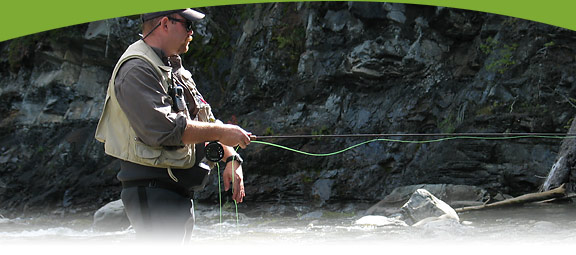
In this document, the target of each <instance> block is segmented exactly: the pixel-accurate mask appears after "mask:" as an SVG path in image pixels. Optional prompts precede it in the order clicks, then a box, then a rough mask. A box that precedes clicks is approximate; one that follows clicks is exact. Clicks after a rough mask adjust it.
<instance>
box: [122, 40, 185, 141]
mask: <svg viewBox="0 0 576 255" xmlns="http://www.w3.org/2000/svg"><path fill="white" fill-rule="evenodd" d="M154 51H155V52H156V54H158V56H160V58H161V59H162V60H163V61H164V62H165V64H166V65H168V58H166V57H165V56H164V54H163V53H162V51H161V50H159V49H155V48H154ZM114 90H115V93H116V98H117V99H118V103H119V104H120V107H121V108H122V111H124V113H125V114H126V116H127V118H128V120H129V121H130V124H131V125H132V128H134V131H135V132H136V135H137V136H138V138H139V139H140V140H141V141H142V142H143V143H145V144H147V145H149V146H181V145H183V143H182V134H183V133H184V129H185V128H186V116H185V114H184V113H174V112H172V105H171V100H170V96H169V95H168V94H166V93H165V92H164V90H163V89H162V82H161V77H160V76H159V75H158V74H157V73H156V71H155V69H154V67H152V66H151V65H150V64H149V63H148V62H146V61H145V60H142V59H131V60H128V61H126V62H125V63H124V64H123V65H122V66H121V67H120V69H119V70H118V74H117V76H116V78H115V87H114Z"/></svg>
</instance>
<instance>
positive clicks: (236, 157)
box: [226, 154, 244, 165]
mask: <svg viewBox="0 0 576 255" xmlns="http://www.w3.org/2000/svg"><path fill="white" fill-rule="evenodd" d="M232 160H236V161H238V163H240V165H242V163H243V162H244V160H243V159H242V157H240V154H236V155H232V156H230V157H227V158H226V164H228V162H230V161H232Z"/></svg>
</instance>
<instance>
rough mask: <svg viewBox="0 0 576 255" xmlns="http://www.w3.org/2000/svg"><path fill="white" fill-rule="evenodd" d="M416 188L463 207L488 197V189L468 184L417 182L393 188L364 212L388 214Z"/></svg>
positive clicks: (480, 201) (452, 204) (483, 200)
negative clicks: (416, 183)
mask: <svg viewBox="0 0 576 255" xmlns="http://www.w3.org/2000/svg"><path fill="white" fill-rule="evenodd" d="M418 189H425V190H427V191H429V192H430V193H432V194H433V195H434V196H435V197H437V198H439V199H440V200H442V201H444V202H445V203H447V204H448V205H450V206H451V207H465V206H474V205H481V204H484V203H485V202H486V201H488V200H489V199H490V195H489V193H488V191H486V190H485V189H482V188H479V187H476V186H470V185H454V184H418V185H409V186H402V187H398V188H395V189H394V190H392V192H391V193H390V194H388V195H386V196H385V197H384V199H382V200H381V201H380V202H378V203H377V204H375V205H373V206H372V207H370V208H369V209H368V210H367V211H366V214H380V215H388V214H391V213H394V212H395V211H396V210H397V208H398V207H400V206H401V205H403V204H405V203H406V202H407V201H408V199H410V197H411V196H412V194H413V193H414V192H415V191H416V190H418Z"/></svg>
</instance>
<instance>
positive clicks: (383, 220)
mask: <svg viewBox="0 0 576 255" xmlns="http://www.w3.org/2000/svg"><path fill="white" fill-rule="evenodd" d="M354 224H356V225H369V226H377V227H382V226H408V225H407V224H406V222H404V221H401V220H399V219H394V218H388V217H385V216H379V215H368V216H364V217H362V218H360V219H358V220H356V221H355V222H354Z"/></svg>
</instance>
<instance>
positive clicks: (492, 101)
mask: <svg viewBox="0 0 576 255" xmlns="http://www.w3.org/2000/svg"><path fill="white" fill-rule="evenodd" d="M202 11H204V12H206V13H207V14H208V18H207V19H206V20H205V21H204V22H202V23H200V24H198V27H197V29H196V33H195V36H194V37H195V39H194V41H193V45H192V46H191V48H192V50H191V52H189V53H188V54H186V55H185V56H184V57H183V58H184V61H185V64H186V65H187V66H188V67H189V69H190V70H191V71H192V72H193V74H194V77H195V80H196V81H197V83H198V84H199V86H200V90H201V91H202V92H203V94H204V95H205V97H206V98H207V99H208V101H209V102H211V104H212V105H213V108H214V109H215V113H216V115H217V116H218V117H219V118H220V119H222V120H223V121H224V122H229V123H237V124H240V125H241V126H243V127H244V128H246V129H247V130H250V131H252V132H253V133H254V134H257V135H271V134H349V133H435V132H566V131H567V129H568V127H569V126H570V124H571V121H572V118H573V116H574V112H575V110H574V108H575V107H574V105H573V104H574V103H573V98H575V97H576V91H575V88H576V87H575V86H574V71H573V70H575V68H574V67H575V66H574V65H575V59H574V56H575V54H574V51H575V49H576V45H575V42H574V40H573V38H574V36H575V35H576V34H575V33H574V32H573V31H569V30H566V29H562V28H556V27H551V26H547V25H544V24H539V23H535V22H530V21H525V20H520V19H515V18H510V17H502V16H498V15H492V14H486V13H478V12H471V11H465V10H456V9H449V8H441V7H434V6H420V5H404V4H390V3H362V2H317V3H316V2H315V3H304V2H301V3H271V4H255V5H238V6H222V7H211V8H202ZM138 30H139V21H138V19H137V17H125V18H117V19H111V20H106V21H100V22H96V23H91V24H83V25H78V26H73V27H69V28H63V29H58V30H54V31H49V32H45V33H42V34H38V35H33V36H28V37H23V38H18V39H15V40H12V41H7V42H1V43H0V50H1V52H2V55H1V56H2V57H1V58H0V67H1V68H0V116H1V121H0V183H2V190H3V192H2V193H1V194H0V204H1V205H2V207H1V208H9V209H3V210H9V211H14V212H25V211H26V212H28V211H31V210H33V209H34V208H38V209H41V210H45V208H50V209H51V210H63V211H66V212H77V211H89V210H95V209H96V208H99V207H100V206H102V205H104V204H106V203H107V202H109V201H113V200H116V199H117V198H118V196H119V190H120V187H119V184H118V182H117V181H116V180H115V173H116V169H117V162H115V161H114V160H113V159H112V158H109V157H107V156H105V155H104V153H103V149H102V145H101V144H99V143H98V142H96V141H94V139H93V138H92V137H93V135H92V134H93V131H94V129H95V125H96V122H97V119H98V116H99V114H100V111H101V103H102V101H103V98H104V96H105V88H106V83H107V81H108V79H109V76H110V73H111V70H112V67H113V64H114V63H115V61H116V59H117V58H118V57H119V56H120V54H121V53H122V51H123V50H124V49H125V47H126V46H127V45H129V44H130V42H132V41H134V40H136V39H137V38H138V37H137V34H138V33H139V31H138ZM401 138H402V137H401ZM406 139H409V138H408V137H406ZM362 141H365V140H363V139H352V138H343V139H322V140H318V139H309V140H306V139H285V140H277V141H274V142H277V143H280V144H282V145H285V146H289V147H293V148H297V149H301V150H304V151H309V152H331V151H336V150H339V149H343V148H345V147H347V146H351V145H354V144H357V143H359V142H362ZM560 143H561V141H560V140H544V139H522V140H506V141H484V140H454V141H447V142H440V143H430V144H407V143H388V142H375V143H370V144H368V145H364V146H361V147H359V148H356V149H354V150H351V151H348V152H346V153H343V154H340V155H338V156H333V157H325V158H317V157H309V156H303V155H300V154H295V153H291V152H287V151H283V150H279V149H277V148H273V147H266V146H263V145H257V144H254V145H251V146H250V147H249V148H248V149H246V150H244V151H242V152H241V153H242V154H243V155H244V158H245V160H246V164H245V167H244V168H245V178H246V180H245V183H246V189H247V190H246V192H247V194H248V195H247V197H246V200H247V201H253V202H256V201H258V202H260V201H271V202H276V201H284V202H291V203H309V202H314V203H315V204H317V205H323V204H326V203H330V202H335V201H377V200H380V199H382V198H383V197H384V196H385V195H386V194H388V193H390V192H391V191H392V190H393V189H394V188H396V187H400V186H406V185H414V184H440V183H442V184H457V185H472V186H478V187H480V188H483V189H486V190H487V191H488V192H490V193H491V194H498V193H503V194H510V195H514V196H515V195H520V194H523V193H527V192H533V191H535V190H537V189H538V187H539V186H540V185H541V184H542V182H543V178H542V177H545V176H546V175H547V173H548V171H549V169H550V168H551V166H552V165H553V163H554V159H555V157H556V154H557V151H558V149H559V146H560ZM214 179H216V178H214ZM216 195H217V186H216V184H215V183H213V184H212V185H210V186H208V187H207V189H206V190H205V191H204V192H202V193H199V194H197V196H198V199H199V200H201V201H205V202H212V201H216V199H217V196H216ZM0 213H3V212H0ZM4 214H5V213H4Z"/></svg>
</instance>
